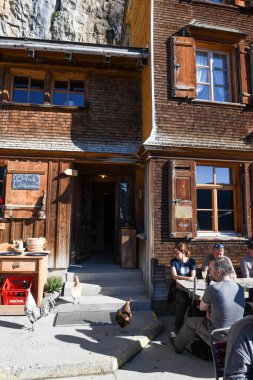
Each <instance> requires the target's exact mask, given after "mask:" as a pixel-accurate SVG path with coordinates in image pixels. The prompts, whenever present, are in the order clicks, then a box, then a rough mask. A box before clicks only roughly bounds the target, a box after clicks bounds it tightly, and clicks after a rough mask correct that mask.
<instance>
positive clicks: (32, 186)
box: [4, 161, 47, 219]
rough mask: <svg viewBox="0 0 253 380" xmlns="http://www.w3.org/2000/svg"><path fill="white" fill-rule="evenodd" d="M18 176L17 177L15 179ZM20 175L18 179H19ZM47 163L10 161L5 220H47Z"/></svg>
mask: <svg viewBox="0 0 253 380" xmlns="http://www.w3.org/2000/svg"><path fill="white" fill-rule="evenodd" d="M14 175H16V177H14ZM17 175H18V177H17ZM46 191H47V163H45V162H30V161H9V162H8V164H7V175H6V187H5V206H4V218H28V219H29V218H33V217H35V218H43V219H44V218H45V217H46V215H45V208H46Z"/></svg>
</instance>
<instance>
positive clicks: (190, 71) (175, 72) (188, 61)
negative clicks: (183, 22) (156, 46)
mask: <svg viewBox="0 0 253 380" xmlns="http://www.w3.org/2000/svg"><path fill="white" fill-rule="evenodd" d="M171 46H172V59H173V60H172V96H173V97H179V98H196V59H195V41H194V39H193V38H190V37H171Z"/></svg>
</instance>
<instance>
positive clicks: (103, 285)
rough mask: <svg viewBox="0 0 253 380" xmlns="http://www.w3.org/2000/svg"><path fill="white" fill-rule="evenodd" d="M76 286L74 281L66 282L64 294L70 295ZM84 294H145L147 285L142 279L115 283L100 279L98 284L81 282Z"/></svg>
mask: <svg viewBox="0 0 253 380" xmlns="http://www.w3.org/2000/svg"><path fill="white" fill-rule="evenodd" d="M73 286H74V282H70V281H68V282H66V283H65V286H64V296H70V294H71V293H70V292H71V289H72V288H73ZM81 287H82V295H83V296H94V295H98V294H101V295H107V296H125V297H129V296H131V297H132V296H133V295H136V294H143V295H145V286H144V284H143V283H142V282H140V281H131V282H128V283H126V284H125V285H123V284H117V283H116V284H113V282H112V280H110V281H100V282H99V283H97V284H93V283H81Z"/></svg>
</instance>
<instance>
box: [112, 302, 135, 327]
mask: <svg viewBox="0 0 253 380" xmlns="http://www.w3.org/2000/svg"><path fill="white" fill-rule="evenodd" d="M130 303H131V298H128V299H127V300H126V303H125V304H124V305H123V306H122V308H121V309H119V310H118V311H117V312H116V321H117V322H118V324H119V325H120V327H121V328H122V329H123V328H124V327H126V326H128V325H129V323H130V322H131V319H132V312H131V307H130ZM122 331H123V330H122Z"/></svg>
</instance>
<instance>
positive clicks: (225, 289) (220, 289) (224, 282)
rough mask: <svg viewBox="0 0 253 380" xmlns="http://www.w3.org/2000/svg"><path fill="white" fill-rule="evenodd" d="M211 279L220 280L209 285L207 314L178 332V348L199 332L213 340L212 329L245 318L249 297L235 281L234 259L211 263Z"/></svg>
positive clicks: (204, 308) (202, 306) (205, 298)
mask: <svg viewBox="0 0 253 380" xmlns="http://www.w3.org/2000/svg"><path fill="white" fill-rule="evenodd" d="M209 267H210V275H211V279H213V280H214V281H216V283H214V284H211V285H210V286H209V287H207V288H206V290H205V292H204V295H203V298H202V300H201V301H200V305H199V308H200V310H202V311H206V317H192V318H188V319H187V320H186V321H185V323H184V325H183V327H182V328H181V330H180V332H179V334H178V335H176V337H175V338H173V339H171V340H172V342H173V344H174V346H175V348H176V351H177V352H178V353H179V352H182V351H183V349H184V348H185V347H186V346H187V345H188V344H189V343H190V342H191V341H192V340H193V339H194V338H195V337H196V335H198V333H199V336H201V337H206V339H205V340H208V339H209V334H210V332H211V331H212V330H214V329H218V328H222V327H230V326H232V325H233V324H234V323H235V322H237V321H239V320H240V319H242V318H243V313H244V307H245V299H244V291H243V288H242V287H241V286H240V285H238V284H236V283H235V282H234V281H233V280H231V273H232V271H233V267H232V265H231V260H230V259H229V258H228V257H226V256H223V257H220V258H218V259H216V260H213V261H211V262H210V264H209Z"/></svg>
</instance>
